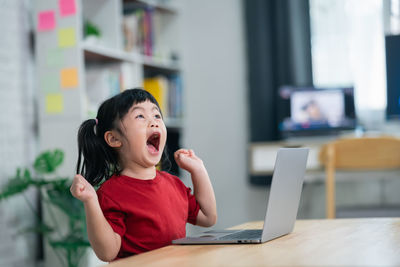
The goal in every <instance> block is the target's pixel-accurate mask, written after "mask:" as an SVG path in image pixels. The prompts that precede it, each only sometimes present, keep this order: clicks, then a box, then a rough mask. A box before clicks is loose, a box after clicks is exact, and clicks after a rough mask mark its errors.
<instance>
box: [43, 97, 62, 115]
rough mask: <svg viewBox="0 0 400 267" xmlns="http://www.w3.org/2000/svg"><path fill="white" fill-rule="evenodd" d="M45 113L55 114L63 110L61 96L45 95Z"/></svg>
mask: <svg viewBox="0 0 400 267" xmlns="http://www.w3.org/2000/svg"><path fill="white" fill-rule="evenodd" d="M45 101H46V113H48V114H57V113H62V112H63V110H64V98H63V96H62V94H47V95H46V100H45Z"/></svg>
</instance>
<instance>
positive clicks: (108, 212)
mask: <svg viewBox="0 0 400 267" xmlns="http://www.w3.org/2000/svg"><path fill="white" fill-rule="evenodd" d="M97 195H98V199H99V203H100V207H101V210H102V211H103V214H104V217H106V219H107V221H108V223H109V224H110V226H111V228H112V229H113V230H114V232H115V233H117V234H119V235H120V236H121V237H122V236H123V235H124V234H125V231H126V226H125V214H124V213H123V212H122V211H121V208H120V206H119V205H118V204H117V203H116V202H115V201H114V200H112V199H111V198H109V197H107V195H105V194H104V193H103V192H101V190H98V191H97Z"/></svg>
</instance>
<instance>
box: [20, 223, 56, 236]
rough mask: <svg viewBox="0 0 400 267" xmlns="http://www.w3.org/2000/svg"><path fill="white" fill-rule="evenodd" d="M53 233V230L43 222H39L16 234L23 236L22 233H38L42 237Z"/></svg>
mask: <svg viewBox="0 0 400 267" xmlns="http://www.w3.org/2000/svg"><path fill="white" fill-rule="evenodd" d="M53 231H54V229H53V228H52V227H50V226H48V225H47V224H45V223H43V222H40V223H37V224H36V225H35V226H32V227H27V228H25V229H23V230H21V231H19V232H18V233H19V234H24V233H30V232H34V233H39V234H42V235H47V234H50V233H51V232H53Z"/></svg>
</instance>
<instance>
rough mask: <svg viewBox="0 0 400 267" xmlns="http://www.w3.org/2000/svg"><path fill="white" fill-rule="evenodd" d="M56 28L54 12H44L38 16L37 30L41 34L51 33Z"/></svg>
mask: <svg viewBox="0 0 400 267" xmlns="http://www.w3.org/2000/svg"><path fill="white" fill-rule="evenodd" d="M55 27H56V19H55V16H54V11H52V10H48V11H42V12H39V14H38V25H37V30H38V31H39V32H43V31H50V30H53V29H54V28H55Z"/></svg>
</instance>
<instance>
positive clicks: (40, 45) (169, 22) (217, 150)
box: [0, 0, 400, 266]
mask: <svg viewBox="0 0 400 267" xmlns="http://www.w3.org/2000/svg"><path fill="white" fill-rule="evenodd" d="M0 22H1V23H0V29H1V31H2V35H1V36H2V37H1V38H0V107H1V112H0V125H1V127H0V128H1V131H0V186H2V187H4V186H6V185H7V184H8V183H9V181H10V179H11V178H12V177H14V176H15V173H16V170H17V168H18V167H27V168H28V169H29V168H32V167H31V166H32V164H33V163H34V161H35V158H36V157H37V156H38V155H39V154H40V153H41V152H42V151H45V150H54V149H56V148H58V149H60V150H61V151H62V152H63V153H64V160H63V163H62V165H61V166H60V167H59V169H57V172H56V175H57V176H58V177H68V178H71V179H72V177H73V175H74V174H75V164H76V160H77V145H76V134H77V129H78V127H79V125H80V123H81V122H82V121H83V120H85V119H87V118H95V116H96V112H97V108H98V106H99V104H100V103H101V102H102V101H103V100H104V99H106V98H108V97H110V96H112V95H115V94H117V93H119V92H120V91H122V90H124V89H126V88H133V87H144V88H145V89H146V90H148V91H150V92H151V93H153V94H154V95H155V96H156V98H157V100H158V101H159V102H160V105H161V107H162V109H163V113H164V117H165V121H166V125H167V128H168V145H167V147H168V150H169V152H170V155H171V153H173V152H174V151H175V150H176V149H178V148H180V147H185V148H191V149H193V150H194V151H195V152H196V154H197V155H198V156H199V157H200V158H202V160H203V161H204V163H205V165H206V167H207V170H208V172H209V174H210V178H211V181H212V184H213V186H214V190H215V194H216V198H217V207H218V222H217V224H216V226H215V227H216V228H226V227H229V226H232V225H236V224H240V223H243V222H247V221H254V220H263V219H264V215H265V209H266V201H267V197H268V192H269V188H270V182H271V175H272V171H273V166H274V161H275V155H276V151H277V149H278V148H279V147H282V146H289V147H293V146H294V147H298V146H307V147H310V148H311V150H310V156H309V162H308V168H307V173H306V177H305V184H304V187H303V193H302V198H301V203H300V208H299V213H298V218H301V219H315V218H325V184H324V181H325V172H324V168H323V165H322V163H321V162H319V160H318V153H319V151H320V149H321V147H322V146H323V145H324V144H326V143H328V142H331V141H334V140H336V139H338V138H342V137H349V136H351V137H354V136H355V137H361V136H381V135H385V136H393V137H397V136H398V135H399V134H400V120H399V119H400V100H399V99H400V98H399V97H400V79H399V77H400V73H399V70H400V52H399V51H400V35H399V34H400V1H399V0H248V1H246V0H216V1H210V0H205V1H194V0H186V1H185V0H146V1H145V0H140V1H139V0H58V1H54V0H33V1H30V0H0ZM171 161H172V162H171V165H168V164H165V165H163V166H162V168H163V169H166V170H169V171H170V172H172V173H174V174H176V175H178V176H179V177H180V178H181V179H182V180H183V181H184V182H185V183H186V184H187V185H188V186H191V181H190V177H189V175H188V173H186V172H185V171H183V170H179V169H178V168H177V166H176V164H175V163H174V162H173V159H172V158H171ZM399 174H400V173H399V172H397V171H389V172H384V171H374V172H362V173H348V172H340V173H338V174H337V180H338V181H337V199H336V203H337V205H338V206H339V205H341V206H344V207H350V209H343V211H342V212H339V210H338V212H337V217H362V216H399V215H400V212H399V211H400V208H399V209H397V208H396V207H397V206H398V207H400V195H399V194H398V191H399V189H400V181H397V180H400V179H397V178H398V177H399ZM360 178H362V179H360ZM0 200H1V199H0ZM27 203H30V204H29V205H27ZM386 204H388V206H390V208H389V209H385V208H383V206H384V205H386ZM31 209H34V210H36V211H37V214H39V215H35V213H32V211H31ZM43 210H45V209H44V208H43V198H42V197H41V195H40V194H39V192H38V190H37V189H35V188H31V189H28V190H26V191H24V193H23V194H20V195H18V196H15V197H13V198H9V199H3V200H1V201H0V226H1V230H0V266H42V265H43V264H44V265H46V266H57V264H59V263H57V264H56V263H53V262H51V261H48V258H51V257H52V256H49V255H50V254H49V253H51V252H49V253H47V252H46V251H48V249H47V248H46V245H43V241H44V238H43V237H42V235H41V234H37V233H32V232H29V233H25V234H21V233H20V232H21V231H22V230H21V229H26V228H29V227H30V226H31V225H32V224H33V223H35V222H37V221H38V220H39V221H40V220H42V219H43V218H45V217H46V215H45V212H44V211H43ZM37 216H39V217H40V218H38V217H37ZM56 216H57V214H56ZM61 220H62V219H61ZM58 227H60V226H58ZM201 230H203V229H202V228H199V227H195V226H188V233H190V234H195V233H198V232H199V231H201ZM53 254H54V253H53ZM53 257H54V256H53ZM90 257H92V258H93V257H94V256H93V255H92V256H89V263H87V266H89V265H90V264H94V263H90V262H91V260H90ZM49 262H50V263H49ZM60 266H62V265H60ZM65 266H66V265H65ZM82 266H83V265H82ZM85 266H86V265H85Z"/></svg>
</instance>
